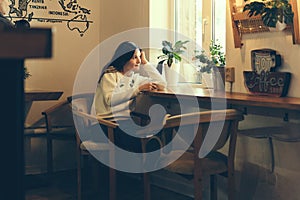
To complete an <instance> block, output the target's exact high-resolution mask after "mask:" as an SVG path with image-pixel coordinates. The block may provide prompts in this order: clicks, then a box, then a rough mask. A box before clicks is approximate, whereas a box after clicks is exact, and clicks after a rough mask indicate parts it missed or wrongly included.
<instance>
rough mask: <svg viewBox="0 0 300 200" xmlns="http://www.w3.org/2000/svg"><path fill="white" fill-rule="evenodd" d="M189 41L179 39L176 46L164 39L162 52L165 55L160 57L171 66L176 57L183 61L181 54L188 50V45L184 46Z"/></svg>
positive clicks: (159, 57)
mask: <svg viewBox="0 0 300 200" xmlns="http://www.w3.org/2000/svg"><path fill="white" fill-rule="evenodd" d="M188 42H189V41H188V40H186V41H181V40H179V41H177V42H175V44H174V46H173V44H172V43H171V42H169V41H166V40H164V41H162V45H163V48H162V53H163V55H160V56H158V57H157V58H158V59H163V61H167V65H168V66H169V67H171V66H172V64H173V61H174V59H175V60H178V61H179V62H180V61H181V56H180V54H182V53H184V51H185V50H186V47H185V46H184V45H185V44H186V43H188Z"/></svg>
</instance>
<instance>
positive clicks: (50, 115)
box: [42, 100, 75, 175]
mask: <svg viewBox="0 0 300 200" xmlns="http://www.w3.org/2000/svg"><path fill="white" fill-rule="evenodd" d="M42 115H43V116H44V119H45V123H46V138H47V172H48V175H51V174H52V173H53V140H73V141H74V142H75V127H74V122H73V117H72V111H71V110H70V105H69V101H68V100H65V101H61V102H59V103H57V104H55V105H54V106H52V107H50V108H48V109H46V110H44V111H43V112H42Z"/></svg>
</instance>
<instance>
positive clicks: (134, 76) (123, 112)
mask: <svg viewBox="0 0 300 200" xmlns="http://www.w3.org/2000/svg"><path fill="white" fill-rule="evenodd" d="M165 85H166V82H165V80H164V79H163V77H162V76H161V75H160V74H159V72H158V71H157V70H156V68H155V67H154V66H152V65H151V64H150V63H149V62H148V61H147V59H146V57H145V52H144V51H142V50H141V49H140V48H139V47H138V46H137V45H136V44H134V43H133V42H129V41H125V42H123V43H121V44H120V45H119V46H118V47H117V49H116V50H115V53H114V55H113V57H112V60H111V61H110V62H109V63H108V64H107V65H106V66H105V68H104V70H103V73H102V74H101V75H100V78H99V81H98V84H97V89H96V93H95V97H94V102H93V107H92V113H93V112H94V114H96V115H97V116H101V117H104V118H111V117H114V118H115V119H119V118H122V116H127V117H128V116H130V111H131V109H132V107H133V106H134V102H135V101H134V98H135V97H136V96H137V95H138V93H139V92H140V91H152V90H157V89H158V87H159V86H163V87H164V86H165ZM116 135H117V138H116V143H117V144H118V145H119V146H123V148H124V145H125V146H127V145H126V143H131V144H132V145H131V147H132V148H129V150H131V151H134V152H140V151H141V148H140V142H139V141H140V140H139V138H136V137H133V136H130V135H128V134H126V133H124V132H122V131H121V130H120V133H118V134H116ZM125 148H126V147H125Z"/></svg>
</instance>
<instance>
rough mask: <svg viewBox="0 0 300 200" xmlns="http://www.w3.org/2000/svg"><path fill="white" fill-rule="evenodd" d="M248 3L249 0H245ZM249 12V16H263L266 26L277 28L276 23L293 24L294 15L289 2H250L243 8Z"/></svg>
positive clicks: (267, 0) (273, 0) (274, 0)
mask: <svg viewBox="0 0 300 200" xmlns="http://www.w3.org/2000/svg"><path fill="white" fill-rule="evenodd" d="M244 1H245V2H247V1H248V0H244ZM246 11H248V16H249V17H252V16H256V15H261V17H262V21H263V23H264V25H265V26H268V27H276V23H277V22H278V21H279V22H281V23H283V22H284V23H286V24H292V23H293V18H294V13H293V10H292V6H291V4H290V3H289V0H262V2H256V1H254V2H250V3H248V4H246V5H245V6H244V8H243V12H246Z"/></svg>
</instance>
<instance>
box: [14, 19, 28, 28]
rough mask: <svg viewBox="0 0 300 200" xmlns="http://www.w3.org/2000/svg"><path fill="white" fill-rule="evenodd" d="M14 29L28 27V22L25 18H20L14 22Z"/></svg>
mask: <svg viewBox="0 0 300 200" xmlns="http://www.w3.org/2000/svg"><path fill="white" fill-rule="evenodd" d="M15 27H16V29H29V28H30V24H29V22H28V21H27V20H25V19H21V20H18V21H16V22H15Z"/></svg>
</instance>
